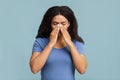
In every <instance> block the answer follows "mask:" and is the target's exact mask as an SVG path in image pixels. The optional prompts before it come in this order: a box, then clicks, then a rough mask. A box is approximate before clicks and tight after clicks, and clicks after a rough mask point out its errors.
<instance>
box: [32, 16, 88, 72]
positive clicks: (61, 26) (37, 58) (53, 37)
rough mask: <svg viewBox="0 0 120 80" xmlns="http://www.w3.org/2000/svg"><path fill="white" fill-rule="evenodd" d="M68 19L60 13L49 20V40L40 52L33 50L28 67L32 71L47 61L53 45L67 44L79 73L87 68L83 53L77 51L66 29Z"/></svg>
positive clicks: (37, 70) (59, 46) (61, 45)
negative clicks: (50, 28)
mask: <svg viewBox="0 0 120 80" xmlns="http://www.w3.org/2000/svg"><path fill="white" fill-rule="evenodd" d="M69 26H70V23H69V21H68V20H67V19H66V18H65V17H64V16H62V15H60V14H59V15H56V16H55V17H53V19H52V22H51V27H52V32H51V34H50V41H49V43H48V44H47V46H46V47H45V49H44V50H43V51H42V52H33V53H32V55H31V59H30V68H31V71H32V72H33V73H37V72H39V71H40V70H41V69H42V67H43V66H44V64H45V63H46V61H47V58H48V56H49V55H50V52H51V50H52V48H53V47H55V48H63V47H65V46H69V48H70V52H71V56H72V60H73V63H74V65H75V67H76V69H77V71H78V72H79V73H80V74H84V73H85V71H86V68H87V60H86V57H85V55H83V54H81V53H79V52H78V50H77V49H76V47H75V46H74V44H73V42H72V41H71V37H70V35H69V33H68V31H67V29H68V27H69Z"/></svg>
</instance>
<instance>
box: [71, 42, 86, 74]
mask: <svg viewBox="0 0 120 80" xmlns="http://www.w3.org/2000/svg"><path fill="white" fill-rule="evenodd" d="M69 48H70V52H71V56H72V59H73V62H74V65H75V67H76V69H77V70H78V72H79V73H81V74H83V73H85V71H86V68H87V61H86V58H85V55H82V54H80V53H79V52H78V50H77V49H76V47H75V46H74V44H73V43H72V42H71V44H70V45H69Z"/></svg>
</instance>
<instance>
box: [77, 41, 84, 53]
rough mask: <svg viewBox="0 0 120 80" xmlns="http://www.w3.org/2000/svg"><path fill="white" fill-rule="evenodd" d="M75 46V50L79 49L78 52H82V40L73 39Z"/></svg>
mask: <svg viewBox="0 0 120 80" xmlns="http://www.w3.org/2000/svg"><path fill="white" fill-rule="evenodd" d="M75 46H76V48H77V50H78V51H79V53H80V54H84V53H85V51H84V47H83V46H84V45H83V43H82V42H79V41H75Z"/></svg>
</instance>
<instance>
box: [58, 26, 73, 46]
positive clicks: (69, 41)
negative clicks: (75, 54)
mask: <svg viewBox="0 0 120 80" xmlns="http://www.w3.org/2000/svg"><path fill="white" fill-rule="evenodd" d="M60 30H61V33H62V35H63V37H64V40H65V42H66V43H67V45H68V46H70V45H71V43H72V41H71V37H70V35H69V33H68V31H67V29H66V28H65V27H61V28H60Z"/></svg>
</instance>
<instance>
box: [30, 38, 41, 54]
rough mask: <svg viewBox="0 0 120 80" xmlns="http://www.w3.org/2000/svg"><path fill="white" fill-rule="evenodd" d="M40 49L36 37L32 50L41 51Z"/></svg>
mask: <svg viewBox="0 0 120 80" xmlns="http://www.w3.org/2000/svg"><path fill="white" fill-rule="evenodd" d="M41 51H42V47H41V45H40V43H39V42H38V40H37V39H36V40H35V42H34V44H33V49H32V52H41Z"/></svg>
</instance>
